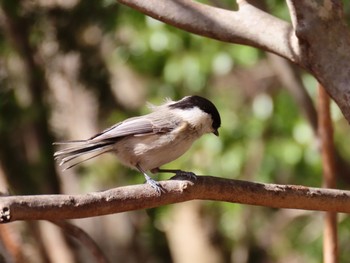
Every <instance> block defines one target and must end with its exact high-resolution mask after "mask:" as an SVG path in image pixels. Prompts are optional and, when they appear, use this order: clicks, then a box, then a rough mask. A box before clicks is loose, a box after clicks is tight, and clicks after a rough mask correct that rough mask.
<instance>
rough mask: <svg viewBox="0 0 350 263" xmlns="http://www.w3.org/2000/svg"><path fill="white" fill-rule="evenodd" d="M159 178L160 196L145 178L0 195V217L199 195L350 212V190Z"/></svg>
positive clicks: (91, 211)
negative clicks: (70, 190)
mask: <svg viewBox="0 0 350 263" xmlns="http://www.w3.org/2000/svg"><path fill="white" fill-rule="evenodd" d="M160 183H161V185H162V186H163V188H164V190H165V193H162V195H160V196H159V195H158V194H157V192H156V191H154V189H152V188H151V187H150V186H149V185H146V184H145V185H134V186H125V187H118V188H114V189H111V190H107V191H103V192H93V193H88V194H85V195H33V196H2V197H0V222H1V223H7V222H12V221H16V220H41V219H44V220H61V219H72V218H83V217H92V216H100V215H106V214H112V213H119V212H125V211H131V210H137V209H147V208H153V207H157V206H161V205H167V204H173V203H179V202H184V201H189V200H195V199H202V200H215V201H225V202H232V203H241V204H249V205H259V206H268V207H274V208H293V209H305V210H319V211H333V212H345V213H350V191H341V190H333V189H321V188H310V187H305V186H296V185H277V184H262V183H254V182H247V181H240V180H230V179H224V178H217V177H212V176H198V179H197V180H195V181H187V180H168V181H162V182H160Z"/></svg>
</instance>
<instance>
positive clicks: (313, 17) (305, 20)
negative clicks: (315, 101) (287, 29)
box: [288, 0, 350, 123]
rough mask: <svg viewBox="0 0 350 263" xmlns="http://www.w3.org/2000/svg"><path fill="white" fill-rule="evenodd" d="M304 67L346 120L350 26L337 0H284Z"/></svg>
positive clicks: (349, 109) (349, 101) (349, 94)
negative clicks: (321, 0)
mask: <svg viewBox="0 0 350 263" xmlns="http://www.w3.org/2000/svg"><path fill="white" fill-rule="evenodd" d="M288 5H289V9H290V13H291V16H292V18H293V19H292V22H293V26H294V30H295V33H296V35H297V37H298V39H299V45H300V55H301V57H303V62H302V64H304V67H305V68H306V69H308V70H309V71H310V72H312V74H313V75H314V76H315V77H316V78H317V79H318V81H319V82H320V83H321V84H322V86H323V87H324V88H325V89H326V90H327V93H328V94H329V95H330V96H331V97H332V98H333V99H334V100H335V102H336V103H337V104H338V106H339V107H340V109H341V110H342V112H343V114H344V116H345V118H346V119H347V121H348V122H349V123H350V88H349V83H350V74H349V72H348V70H346V69H349V68H350V52H349V46H350V30H349V28H348V26H347V24H346V21H345V18H344V13H343V5H342V2H341V1H340V0H334V1H323V2H320V1H317V0H302V1H300V0H288Z"/></svg>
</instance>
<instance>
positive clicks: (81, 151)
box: [54, 140, 115, 170]
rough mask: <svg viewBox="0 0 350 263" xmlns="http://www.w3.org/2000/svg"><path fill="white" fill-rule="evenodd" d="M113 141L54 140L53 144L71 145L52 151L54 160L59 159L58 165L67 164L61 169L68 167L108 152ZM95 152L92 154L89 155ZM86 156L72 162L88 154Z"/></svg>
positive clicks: (111, 147)
mask: <svg viewBox="0 0 350 263" xmlns="http://www.w3.org/2000/svg"><path fill="white" fill-rule="evenodd" d="M114 143H115V142H113V141H99V142H92V141H90V140H80V141H66V142H56V143H54V145H72V146H71V147H68V148H66V149H63V150H60V151H57V152H55V153H54V157H55V160H58V161H59V165H60V166H63V165H65V164H68V166H67V167H65V168H64V169H63V170H67V169H70V168H72V167H74V166H76V165H77V164H80V163H82V162H85V161H87V160H90V159H92V158H94V157H96V156H99V155H101V154H103V153H106V152H110V151H112V150H113V144H114ZM93 153H95V154H94V155H91V154H93ZM89 154H90V156H89V157H88V158H85V159H82V160H80V161H77V162H75V163H72V161H74V160H75V159H77V158H79V157H81V156H84V155H89Z"/></svg>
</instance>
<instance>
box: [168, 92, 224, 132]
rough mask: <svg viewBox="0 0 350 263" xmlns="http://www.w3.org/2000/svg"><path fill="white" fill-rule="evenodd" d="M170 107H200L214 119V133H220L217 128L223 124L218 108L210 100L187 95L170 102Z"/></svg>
mask: <svg viewBox="0 0 350 263" xmlns="http://www.w3.org/2000/svg"><path fill="white" fill-rule="evenodd" d="M169 107H170V108H178V109H190V108H194V107H198V108H200V109H201V110H202V111H204V112H206V113H208V114H210V115H211V118H212V119H213V124H212V126H213V128H214V130H215V132H214V134H215V135H218V131H217V130H218V129H219V128H220V126H221V118H220V114H219V112H218V110H217V108H216V107H215V105H214V104H213V103H212V102H211V101H210V100H208V99H206V98H203V97H200V96H197V95H195V96H187V97H185V98H183V99H182V100H180V101H178V102H175V103H173V104H170V105H169Z"/></svg>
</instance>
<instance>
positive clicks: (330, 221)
mask: <svg viewBox="0 0 350 263" xmlns="http://www.w3.org/2000/svg"><path fill="white" fill-rule="evenodd" d="M318 92H319V95H318V98H319V100H318V116H319V117H318V122H319V129H318V133H319V139H320V142H321V146H322V147H321V155H322V164H323V182H324V187H326V188H335V187H336V166H335V160H334V152H335V150H334V142H333V125H332V119H331V115H330V98H329V96H328V94H327V92H326V91H325V89H324V88H323V87H322V86H321V85H318ZM323 262H324V263H337V262H338V235H337V214H336V213H334V212H327V213H326V214H325V225H324V238H323Z"/></svg>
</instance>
